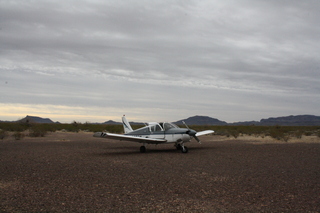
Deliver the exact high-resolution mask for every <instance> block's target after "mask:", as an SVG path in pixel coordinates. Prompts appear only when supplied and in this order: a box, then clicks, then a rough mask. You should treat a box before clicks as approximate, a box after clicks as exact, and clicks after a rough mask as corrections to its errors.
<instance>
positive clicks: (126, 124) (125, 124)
mask: <svg viewBox="0 0 320 213" xmlns="http://www.w3.org/2000/svg"><path fill="white" fill-rule="evenodd" d="M122 124H123V130H124V133H125V134H127V133H129V132H132V131H133V129H132V128H131V126H130V124H129V122H128V121H127V119H126V117H125V115H123V117H122Z"/></svg>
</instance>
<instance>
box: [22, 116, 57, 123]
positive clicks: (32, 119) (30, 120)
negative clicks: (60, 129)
mask: <svg viewBox="0 0 320 213" xmlns="http://www.w3.org/2000/svg"><path fill="white" fill-rule="evenodd" d="M17 122H21V123H47V124H50V123H54V122H53V121H52V120H51V119H49V118H40V117H37V116H29V115H27V116H26V117H25V118H22V119H21V120H18V121H17Z"/></svg>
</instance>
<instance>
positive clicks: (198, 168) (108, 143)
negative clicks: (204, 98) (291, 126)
mask: <svg viewBox="0 0 320 213" xmlns="http://www.w3.org/2000/svg"><path fill="white" fill-rule="evenodd" d="M215 137H217V136H205V137H202V141H203V143H202V144H198V143H196V142H193V143H189V144H188V145H187V146H188V148H189V153H187V154H182V153H181V152H179V151H177V150H175V149H174V147H173V145H172V144H170V145H158V146H154V145H149V146H147V149H148V150H147V152H146V153H140V152H139V146H140V145H139V144H136V143H132V142H119V141H113V140H105V139H100V138H93V137H92V134H88V133H52V134H50V135H48V136H46V137H44V138H24V139H22V140H20V141H15V140H12V139H6V140H4V141H0V190H1V193H0V212H320V142H319V143H271V144H270V143H269V144H268V143H261V144H260V143H259V142H257V143H256V144H255V143H252V141H251V142H250V143H247V142H246V141H244V140H241V139H239V140H224V141H223V140H215Z"/></svg>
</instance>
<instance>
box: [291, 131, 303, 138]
mask: <svg viewBox="0 0 320 213" xmlns="http://www.w3.org/2000/svg"><path fill="white" fill-rule="evenodd" d="M293 134H294V136H295V137H296V138H299V139H300V138H302V135H303V131H302V130H300V129H299V130H297V131H295V132H294V133H293Z"/></svg>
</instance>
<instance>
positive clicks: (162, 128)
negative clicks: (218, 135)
mask: <svg viewBox="0 0 320 213" xmlns="http://www.w3.org/2000/svg"><path fill="white" fill-rule="evenodd" d="M183 123H184V122H183ZM122 124H123V129H124V133H125V134H123V135H122V134H113V133H107V132H96V133H94V135H93V136H94V137H101V138H111V139H116V140H120V141H122V140H125V141H133V142H138V143H142V144H143V145H142V146H141V147H140V152H141V153H144V152H146V144H165V143H174V146H175V147H176V149H177V150H181V152H182V153H187V152H188V148H187V147H186V146H185V145H184V144H185V143H187V142H190V141H191V139H192V138H194V139H195V140H196V141H198V142H199V143H201V142H200V140H199V138H198V136H201V135H207V134H212V133H214V131H213V130H205V131H201V132H196V131H195V130H193V129H190V128H189V127H188V126H187V125H186V124H185V123H184V124H185V126H186V127H187V128H180V127H178V126H177V125H175V124H173V123H169V122H161V123H157V122H150V123H148V124H147V125H146V126H145V127H142V128H139V129H136V130H133V129H132V127H131V125H130V123H129V122H128V121H127V119H126V117H125V116H123V117H122Z"/></svg>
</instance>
